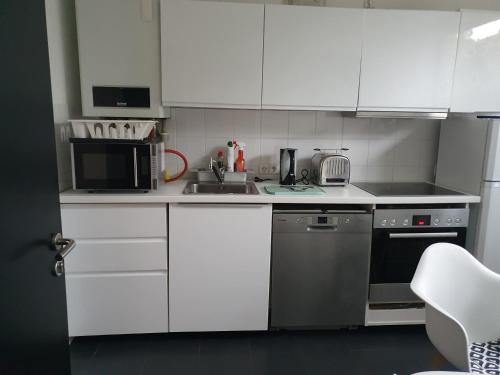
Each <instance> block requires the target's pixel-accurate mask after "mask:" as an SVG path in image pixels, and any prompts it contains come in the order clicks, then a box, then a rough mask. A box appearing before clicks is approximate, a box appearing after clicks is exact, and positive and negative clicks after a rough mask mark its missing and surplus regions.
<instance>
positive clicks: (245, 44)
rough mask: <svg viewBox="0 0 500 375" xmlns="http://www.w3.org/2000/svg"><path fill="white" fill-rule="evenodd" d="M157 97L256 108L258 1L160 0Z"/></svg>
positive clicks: (194, 103)
mask: <svg viewBox="0 0 500 375" xmlns="http://www.w3.org/2000/svg"><path fill="white" fill-rule="evenodd" d="M161 15H162V18H161V51H162V53H161V55H162V56H161V60H162V99H163V103H168V105H172V106H191V107H220V108H224V107H226V108H231V107H238V108H260V107H261V89H262V50H263V29H264V5H259V4H237V3H227V2H225V3H223V2H220V3H217V2H209V1H191V0H162V3H161Z"/></svg>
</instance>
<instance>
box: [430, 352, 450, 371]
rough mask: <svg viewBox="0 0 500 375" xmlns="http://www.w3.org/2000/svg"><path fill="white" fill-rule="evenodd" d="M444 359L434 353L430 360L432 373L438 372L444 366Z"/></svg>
mask: <svg viewBox="0 0 500 375" xmlns="http://www.w3.org/2000/svg"><path fill="white" fill-rule="evenodd" d="M446 362H447V361H446V358H444V357H443V356H442V355H441V353H439V352H436V354H435V355H434V357H433V358H432V363H431V370H432V371H439V370H441V369H442V368H443V367H444V366H445V364H446Z"/></svg>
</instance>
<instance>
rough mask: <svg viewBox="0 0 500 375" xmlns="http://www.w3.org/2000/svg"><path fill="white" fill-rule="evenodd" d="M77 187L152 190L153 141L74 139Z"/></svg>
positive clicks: (72, 149)
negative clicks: (127, 141)
mask: <svg viewBox="0 0 500 375" xmlns="http://www.w3.org/2000/svg"><path fill="white" fill-rule="evenodd" d="M71 156H72V164H73V189H84V190H150V189H152V178H151V177H152V176H151V145H150V144H130V143H97V142H96V143H71Z"/></svg>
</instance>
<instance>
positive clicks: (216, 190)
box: [182, 182, 259, 195]
mask: <svg viewBox="0 0 500 375" xmlns="http://www.w3.org/2000/svg"><path fill="white" fill-rule="evenodd" d="M182 194H247V195H248V194H259V190H258V189H257V187H256V186H255V184H254V183H253V182H247V183H235V182H227V183H224V184H218V183H216V182H215V183H213V182H189V183H188V184H187V185H186V187H185V188H184V190H183V191H182Z"/></svg>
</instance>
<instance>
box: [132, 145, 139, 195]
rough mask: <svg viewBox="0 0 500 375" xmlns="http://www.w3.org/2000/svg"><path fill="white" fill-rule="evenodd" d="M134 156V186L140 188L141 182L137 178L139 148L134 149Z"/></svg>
mask: <svg viewBox="0 0 500 375" xmlns="http://www.w3.org/2000/svg"><path fill="white" fill-rule="evenodd" d="M132 154H133V155H134V186H135V187H138V186H139V180H138V176H137V148H135V147H134V148H133V149H132Z"/></svg>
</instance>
